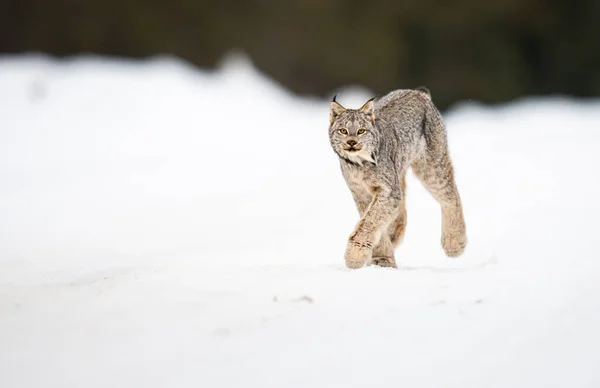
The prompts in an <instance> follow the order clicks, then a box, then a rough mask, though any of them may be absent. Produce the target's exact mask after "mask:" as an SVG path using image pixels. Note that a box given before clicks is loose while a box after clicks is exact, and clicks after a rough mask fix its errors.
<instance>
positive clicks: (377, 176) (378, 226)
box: [329, 88, 467, 268]
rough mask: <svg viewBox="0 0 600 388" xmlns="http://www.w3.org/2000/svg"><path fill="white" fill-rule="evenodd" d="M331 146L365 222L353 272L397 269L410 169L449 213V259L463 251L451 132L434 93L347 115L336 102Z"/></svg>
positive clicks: (351, 246) (352, 255)
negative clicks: (376, 267)
mask: <svg viewBox="0 0 600 388" xmlns="http://www.w3.org/2000/svg"><path fill="white" fill-rule="evenodd" d="M329 139H330V141H331V146H332V147H333V150H334V151H335V152H336V153H337V155H338V156H339V159H340V164H341V167H342V174H343V175H344V178H345V179H346V183H347V184H348V187H349V188H350V191H351V192H352V196H353V197H354V201H355V203H356V207H357V208H358V212H359V214H360V216H361V219H360V221H359V222H358V224H357V225H356V227H355V228H354V231H353V232H352V234H351V235H350V238H349V239H348V245H347V248H346V253H345V259H346V265H347V266H348V267H349V268H360V267H362V266H364V265H365V264H376V265H380V266H382V267H396V261H395V259H394V248H395V247H396V246H397V245H398V244H399V243H400V242H401V240H402V237H403V235H404V230H405V228H406V207H405V201H404V194H405V187H406V184H405V176H406V171H407V170H408V168H409V167H412V169H413V172H414V173H415V175H416V176H417V177H418V178H419V179H420V180H421V182H423V184H424V185H425V187H426V188H427V190H428V191H429V192H430V193H431V194H432V195H433V197H434V198H435V199H436V200H437V201H438V202H439V203H440V205H441V207H442V247H443V248H444V251H445V252H446V255H448V256H452V257H455V256H459V255H460V254H461V253H462V252H463V251H464V249H465V246H466V245H467V236H466V232H465V221H464V218H463V211H462V204H461V201H460V196H459V194H458V190H457V188H456V183H455V182H454V171H453V168H452V163H451V161H450V155H449V152H448V141H447V138H446V129H445V127H444V123H443V121H442V117H441V115H440V113H439V111H438V110H437V108H436V107H435V105H434V104H433V102H432V100H431V95H430V94H429V91H428V90H427V89H425V88H419V89H416V90H396V91H393V92H391V93H389V94H387V95H385V96H383V97H381V98H378V99H371V100H369V101H367V102H366V103H365V104H364V105H363V106H362V108H360V109H346V108H344V107H343V106H342V105H340V104H339V103H338V102H336V100H335V97H334V98H333V101H332V102H331V106H330V126H329Z"/></svg>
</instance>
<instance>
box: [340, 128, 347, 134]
mask: <svg viewBox="0 0 600 388" xmlns="http://www.w3.org/2000/svg"><path fill="white" fill-rule="evenodd" d="M338 132H339V133H341V134H342V135H347V134H348V130H347V129H346V128H342V129H340V130H339V131H338Z"/></svg>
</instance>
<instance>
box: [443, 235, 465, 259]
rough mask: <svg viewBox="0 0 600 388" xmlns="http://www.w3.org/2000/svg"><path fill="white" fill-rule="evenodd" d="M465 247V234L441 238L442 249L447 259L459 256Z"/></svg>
mask: <svg viewBox="0 0 600 388" xmlns="http://www.w3.org/2000/svg"><path fill="white" fill-rule="evenodd" d="M466 246H467V236H466V235H465V234H447V235H445V236H442V248H444V252H446V256H448V257H458V256H460V255H461V254H462V253H463V252H464V250H465V247H466Z"/></svg>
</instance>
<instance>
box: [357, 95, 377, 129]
mask: <svg viewBox="0 0 600 388" xmlns="http://www.w3.org/2000/svg"><path fill="white" fill-rule="evenodd" d="M374 99H375V97H373V98H371V99H370V100H369V101H367V102H365V104H364V105H363V106H362V107H361V108H360V112H361V113H364V114H366V115H367V116H370V117H371V122H373V123H375V104H374V103H373V100H374Z"/></svg>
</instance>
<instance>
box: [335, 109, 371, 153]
mask: <svg viewBox="0 0 600 388" xmlns="http://www.w3.org/2000/svg"><path fill="white" fill-rule="evenodd" d="M330 121H331V126H330V127H329V140H330V142H331V146H332V148H333V150H334V151H335V152H336V153H337V154H338V155H339V156H340V157H342V158H344V159H347V160H350V161H352V162H354V163H358V164H362V162H363V161H369V162H372V163H375V160H374V152H375V150H376V145H377V133H376V131H377V129H376V128H375V125H374V122H375V116H374V114H373V101H372V100H369V101H367V103H366V104H365V105H363V107H362V108H360V109H345V108H344V107H343V106H341V105H340V104H339V103H337V102H336V101H333V102H332V103H331V109H330Z"/></svg>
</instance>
